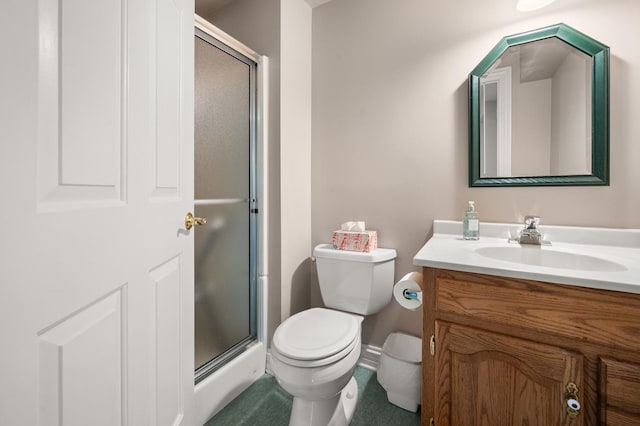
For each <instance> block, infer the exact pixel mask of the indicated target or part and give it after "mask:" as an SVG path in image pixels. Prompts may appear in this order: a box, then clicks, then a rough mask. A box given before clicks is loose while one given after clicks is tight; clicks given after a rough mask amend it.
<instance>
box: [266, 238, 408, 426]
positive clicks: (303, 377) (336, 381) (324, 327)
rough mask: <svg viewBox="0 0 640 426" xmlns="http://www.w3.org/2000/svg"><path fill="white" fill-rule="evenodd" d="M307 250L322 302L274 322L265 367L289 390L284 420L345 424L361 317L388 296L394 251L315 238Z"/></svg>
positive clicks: (297, 424)
mask: <svg viewBox="0 0 640 426" xmlns="http://www.w3.org/2000/svg"><path fill="white" fill-rule="evenodd" d="M313 254H314V256H315V257H316V259H317V269H318V281H319V284H320V293H321V295H322V300H323V302H324V304H325V306H326V308H312V309H308V310H306V311H302V312H299V313H297V314H295V315H293V316H291V317H289V318H287V319H286V320H285V321H283V322H282V324H280V326H278V328H277V329H276V331H275V333H274V335H273V341H272V342H271V368H272V370H273V373H274V375H275V377H276V379H277V380H278V383H279V384H280V386H281V387H282V388H283V389H284V390H285V391H287V392H288V393H289V394H291V395H292V396H293V406H292V409H291V417H290V419H289V425H290V426H327V425H330V426H346V425H348V424H349V423H350V422H351V418H352V417H353V413H354V412H355V407H356V403H357V400H358V386H357V384H356V381H355V379H354V378H353V372H354V370H355V367H356V363H357V362H358V358H359V357H360V345H361V323H362V320H363V317H364V315H369V314H373V313H376V312H379V311H380V310H381V309H382V308H383V307H384V306H386V304H387V303H389V301H390V300H391V293H392V288H393V273H394V267H393V266H394V265H393V264H394V259H395V257H396V252H395V250H393V249H376V250H374V251H372V252H370V253H359V252H346V251H342V250H335V249H334V248H333V247H332V246H331V245H329V244H321V245H319V246H316V247H315V249H314V252H313Z"/></svg>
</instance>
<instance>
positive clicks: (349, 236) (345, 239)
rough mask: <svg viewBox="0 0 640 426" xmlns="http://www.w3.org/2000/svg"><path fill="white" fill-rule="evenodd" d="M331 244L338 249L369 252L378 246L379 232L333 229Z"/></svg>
mask: <svg viewBox="0 0 640 426" xmlns="http://www.w3.org/2000/svg"><path fill="white" fill-rule="evenodd" d="M331 244H333V248H334V249H337V250H350V251H363V252H367V253H368V252H370V251H373V250H375V249H377V248H378V233H377V232H376V231H364V232H351V231H333V237H332V238H331Z"/></svg>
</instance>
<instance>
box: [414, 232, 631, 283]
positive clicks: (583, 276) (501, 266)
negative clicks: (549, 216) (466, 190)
mask: <svg viewBox="0 0 640 426" xmlns="http://www.w3.org/2000/svg"><path fill="white" fill-rule="evenodd" d="M522 228H523V225H522V224H503V223H481V224H480V239H479V240H477V241H473V240H463V239H462V222H459V221H446V220H435V221H434V222H433V237H431V239H430V240H429V241H427V243H426V244H425V245H424V246H423V247H422V248H421V249H420V251H419V252H418V253H417V254H416V255H415V257H414V258H413V263H414V265H418V266H427V267H433V268H441V269H451V270H454V271H464V272H476V273H481V274H488V275H497V276H503V277H512V278H523V279H529V280H535V281H544V282H550V283H558V284H569V285H576V286H582V287H590V288H598V289H604V290H614V291H623V292H627V293H638V294H640V230H639V229H613V228H585V227H570V226H543V225H540V226H539V229H540V231H541V232H542V233H543V234H544V236H545V240H548V241H550V242H551V245H550V246H546V245H545V246H531V245H522V246H520V245H519V244H517V243H515V244H514V243H509V242H508V240H509V237H510V236H515V235H516V233H517V232H518V231H519V230H520V229H522ZM490 247H504V248H506V247H511V248H513V249H515V250H520V249H522V250H543V251H550V252H562V253H561V254H567V253H568V254H569V256H570V255H571V254H576V255H579V256H587V257H585V259H587V260H588V259H592V258H597V259H594V260H601V261H603V262H604V263H607V262H612V263H611V264H612V265H613V264H615V268H612V269H613V270H610V271H603V270H597V268H596V267H594V268H595V269H596V270H593V269H591V270H585V269H580V268H578V269H575V268H573V267H571V266H570V265H566V266H565V265H562V266H560V267H547V266H539V265H531V264H525V263H519V262H513V261H506V260H500V259H498V258H495V257H488V256H486V255H482V254H479V253H478V249H486V248H490ZM481 251H482V250H481ZM534 254H535V253H534ZM538 254H540V253H538ZM543 254H550V255H551V256H553V255H554V253H543ZM593 264H594V265H595V264H596V262H593ZM607 264H608V263H607ZM585 267H586V268H587V269H589V268H590V265H589V264H588V262H587V264H586V265H585Z"/></svg>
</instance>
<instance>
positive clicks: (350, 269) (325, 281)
mask: <svg viewBox="0 0 640 426" xmlns="http://www.w3.org/2000/svg"><path fill="white" fill-rule="evenodd" d="M313 255H314V256H315V258H316V268H317V270H318V281H319V284H320V293H321V294H322V301H323V302H324V304H325V306H326V307H328V308H332V309H339V310H341V311H346V312H352V313H356V314H360V315H369V314H374V313H376V312H378V311H380V310H381V309H382V308H383V307H385V306H386V305H387V303H389V301H391V295H392V292H393V283H394V281H393V278H394V263H395V258H396V251H395V250H394V249H385V248H378V249H376V250H373V251H372V252H370V253H363V252H357V251H347V250H336V249H334V248H333V246H332V245H331V244H320V245H318V246H316V247H315V249H314V250H313Z"/></svg>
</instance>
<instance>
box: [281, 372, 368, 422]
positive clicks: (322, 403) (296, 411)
mask: <svg viewBox="0 0 640 426" xmlns="http://www.w3.org/2000/svg"><path fill="white" fill-rule="evenodd" d="M357 403H358V384H357V383H356V379H355V378H353V377H351V379H350V380H349V383H347V385H346V386H345V387H344V389H342V391H340V393H339V394H337V395H336V396H335V397H333V398H329V399H323V400H317V401H311V400H308V399H302V398H293V407H291V417H290V418H289V426H347V425H348V424H349V423H351V419H352V418H353V413H355V411H356V404H357Z"/></svg>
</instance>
